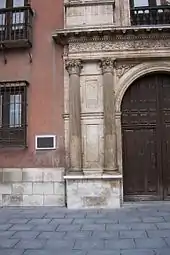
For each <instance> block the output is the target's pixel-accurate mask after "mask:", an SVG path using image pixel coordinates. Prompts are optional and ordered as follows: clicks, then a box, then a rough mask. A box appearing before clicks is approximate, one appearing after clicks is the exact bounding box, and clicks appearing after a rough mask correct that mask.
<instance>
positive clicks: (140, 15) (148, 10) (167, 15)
mask: <svg viewBox="0 0 170 255" xmlns="http://www.w3.org/2000/svg"><path fill="white" fill-rule="evenodd" d="M131 24H132V25H134V26H140V25H150V26H152V25H170V6H156V7H135V8H132V9H131Z"/></svg>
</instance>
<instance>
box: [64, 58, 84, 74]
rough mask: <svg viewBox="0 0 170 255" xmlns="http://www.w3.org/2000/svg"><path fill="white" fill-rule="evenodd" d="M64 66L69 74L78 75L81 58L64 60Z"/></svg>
mask: <svg viewBox="0 0 170 255" xmlns="http://www.w3.org/2000/svg"><path fill="white" fill-rule="evenodd" d="M65 68H66V70H67V71H68V73H69V75H72V74H77V75H80V72H81V69H82V68H83V65H82V61H81V59H70V60H66V62H65Z"/></svg>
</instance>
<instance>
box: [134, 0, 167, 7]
mask: <svg viewBox="0 0 170 255" xmlns="http://www.w3.org/2000/svg"><path fill="white" fill-rule="evenodd" d="M161 5H170V0H132V7H145V6H150V7H153V6H161Z"/></svg>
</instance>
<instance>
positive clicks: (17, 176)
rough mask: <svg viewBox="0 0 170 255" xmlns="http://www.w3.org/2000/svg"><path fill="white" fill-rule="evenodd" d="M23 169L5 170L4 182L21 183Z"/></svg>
mask: <svg viewBox="0 0 170 255" xmlns="http://www.w3.org/2000/svg"><path fill="white" fill-rule="evenodd" d="M21 181H22V169H21V168H6V169H5V168H4V169H3V182H8V183H9V182H21Z"/></svg>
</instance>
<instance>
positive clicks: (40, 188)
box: [33, 182, 54, 195]
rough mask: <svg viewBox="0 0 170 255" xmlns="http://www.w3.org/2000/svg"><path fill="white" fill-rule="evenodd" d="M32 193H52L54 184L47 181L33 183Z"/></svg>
mask: <svg viewBox="0 0 170 255" xmlns="http://www.w3.org/2000/svg"><path fill="white" fill-rule="evenodd" d="M33 194H50V195H52V194H54V184H53V183H51V182H49V183H47V182H43V183H33Z"/></svg>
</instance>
